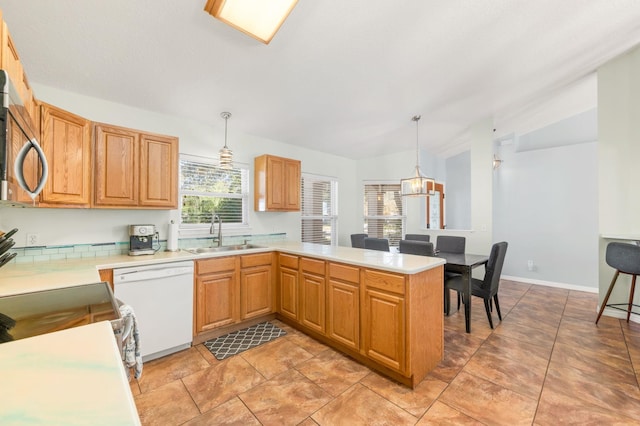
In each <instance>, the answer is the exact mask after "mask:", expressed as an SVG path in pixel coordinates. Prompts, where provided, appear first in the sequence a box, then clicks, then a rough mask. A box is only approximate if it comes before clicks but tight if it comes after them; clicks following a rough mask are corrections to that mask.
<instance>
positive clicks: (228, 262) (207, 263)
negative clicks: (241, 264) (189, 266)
mask: <svg viewBox="0 0 640 426" xmlns="http://www.w3.org/2000/svg"><path fill="white" fill-rule="evenodd" d="M234 269H236V258H235V256H233V257H218V258H212V259H203V260H198V261H196V274H198V275H203V274H211V273H213V272H223V271H233V270H234Z"/></svg>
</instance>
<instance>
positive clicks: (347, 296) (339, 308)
mask: <svg viewBox="0 0 640 426" xmlns="http://www.w3.org/2000/svg"><path fill="white" fill-rule="evenodd" d="M328 271H329V284H328V291H327V334H328V335H329V337H331V338H332V339H334V340H335V341H337V342H339V343H341V344H343V345H345V346H347V347H349V348H352V349H355V350H359V349H360V268H358V267H357V266H351V265H343V264H340V263H333V262H330V263H329V267H328Z"/></svg>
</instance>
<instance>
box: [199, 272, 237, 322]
mask: <svg viewBox="0 0 640 426" xmlns="http://www.w3.org/2000/svg"><path fill="white" fill-rule="evenodd" d="M196 289H197V296H196V297H197V303H196V332H198V333H200V332H203V331H208V330H212V329H214V328H217V327H221V326H223V325H228V324H233V323H235V322H236V321H237V319H238V313H237V309H236V307H237V302H236V274H235V271H228V272H221V273H217V274H210V275H203V276H198V277H197V278H196Z"/></svg>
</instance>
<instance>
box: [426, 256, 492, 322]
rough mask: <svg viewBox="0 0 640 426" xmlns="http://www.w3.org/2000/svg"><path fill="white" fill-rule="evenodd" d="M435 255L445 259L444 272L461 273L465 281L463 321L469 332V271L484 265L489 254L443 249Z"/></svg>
mask: <svg viewBox="0 0 640 426" xmlns="http://www.w3.org/2000/svg"><path fill="white" fill-rule="evenodd" d="M437 256H438V257H441V258H443V259H445V260H446V261H447V263H446V264H445V265H444V270H445V271H446V272H454V273H457V274H462V279H463V280H464V282H465V283H466V285H465V286H464V293H463V297H464V300H465V301H466V302H467V303H464V322H465V327H466V330H467V333H471V303H469V302H471V271H472V270H473V269H474V268H477V267H478V266H483V265H486V264H487V262H488V261H489V256H485V255H482V254H469V253H448V252H444V251H441V252H438V253H437Z"/></svg>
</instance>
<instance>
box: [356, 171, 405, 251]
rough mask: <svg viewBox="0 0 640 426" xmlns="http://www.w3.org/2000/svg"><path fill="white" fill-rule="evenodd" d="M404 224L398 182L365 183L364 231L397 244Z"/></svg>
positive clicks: (394, 244) (393, 244)
mask: <svg viewBox="0 0 640 426" xmlns="http://www.w3.org/2000/svg"><path fill="white" fill-rule="evenodd" d="M404 225H405V218H404V211H403V200H402V196H401V195H400V183H383V182H380V183H365V185H364V232H365V233H366V234H367V235H368V236H370V237H375V238H386V239H388V240H389V244H390V245H392V246H397V245H398V244H399V241H400V240H401V239H402V236H403V235H404Z"/></svg>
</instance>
